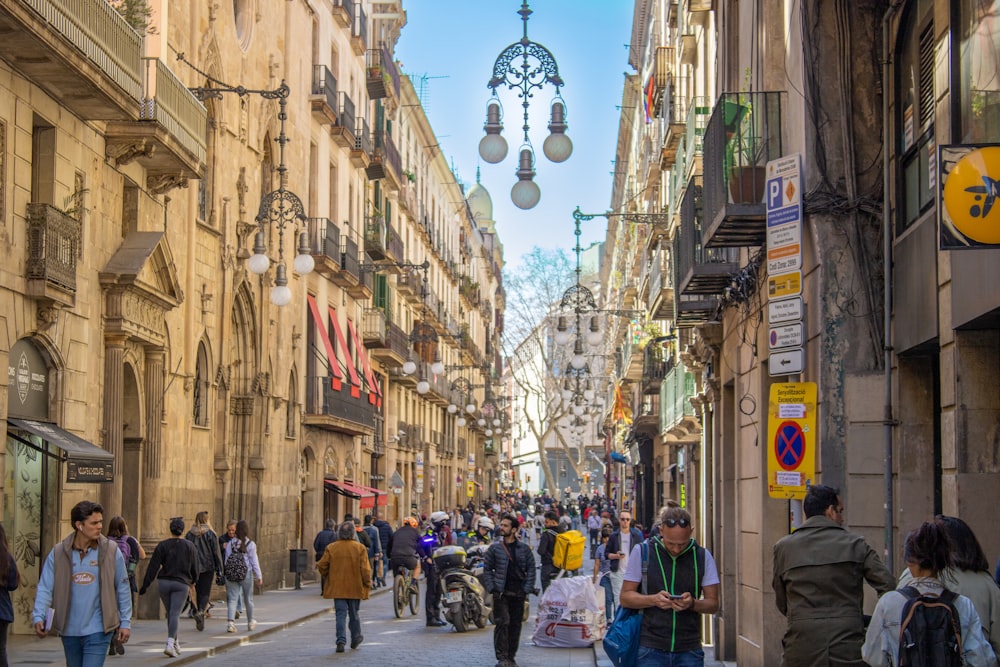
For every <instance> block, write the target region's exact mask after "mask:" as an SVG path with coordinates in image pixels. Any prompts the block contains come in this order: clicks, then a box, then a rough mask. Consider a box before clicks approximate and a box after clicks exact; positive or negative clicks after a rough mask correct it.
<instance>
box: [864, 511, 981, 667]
mask: <svg viewBox="0 0 1000 667" xmlns="http://www.w3.org/2000/svg"><path fill="white" fill-rule="evenodd" d="M903 560H904V561H905V562H906V567H907V569H909V571H910V574H911V575H912V577H913V578H912V580H911V581H910V582H909V584H908V587H913V588H915V589H916V590H917V592H918V593H919V594H920V595H921V596H930V597H940V596H941V594H942V593H944V592H945V591H946V590H948V589H947V588H945V585H944V583H943V582H942V581H941V578H940V575H941V573H942V572H943V571H944V570H945V569H946V568H949V567H951V566H952V565H953V557H952V543H951V538H949V537H948V532H947V531H946V530H945V529H944V527H943V526H942V525H941V524H940V523H937V522H934V521H926V522H924V523H922V524H920V526H918V527H917V529H916V530H914V531H912V532H911V533H910V534H909V535H907V536H906V543H905V544H904V545H903ZM952 592H954V591H952ZM908 600H909V598H908V597H907V596H906V595H905V594H904V593H901V592H900V591H898V590H896V591H889V592H888V593H886V594H885V595H883V596H882V597H881V598H880V599H879V601H878V604H876V605H875V612H874V613H873V614H872V620H871V623H870V624H869V625H868V633H867V635H866V636H865V643H864V646H862V648H861V657H862V658H864V660H865V662H866V663H867V664H869V665H871V667H883V666H885V665H898V664H899V644H900V632H901V631H902V629H903V628H902V615H903V614H902V612H903V608H904V607H905V606H906V603H907V601H908ZM953 604H954V608H955V611H956V612H958V620H959V626H960V632H961V647H962V655H961V659H962V660H963V662H962V664H964V665H969V667H988V666H992V665H996V656H995V655H994V653H993V648H992V647H991V646H990V645H989V643H988V642H987V641H986V638H985V636H984V635H983V628H982V625H981V624H980V622H979V614H977V613H976V608H975V607H974V606H973V604H972V601H971V600H969V598H967V597H965V596H964V595H956V596H955V600H954V603H953Z"/></svg>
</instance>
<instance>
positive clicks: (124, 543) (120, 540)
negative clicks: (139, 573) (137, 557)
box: [108, 535, 135, 574]
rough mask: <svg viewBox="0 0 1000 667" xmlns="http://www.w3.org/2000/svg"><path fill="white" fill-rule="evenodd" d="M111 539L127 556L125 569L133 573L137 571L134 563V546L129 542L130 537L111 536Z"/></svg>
mask: <svg viewBox="0 0 1000 667" xmlns="http://www.w3.org/2000/svg"><path fill="white" fill-rule="evenodd" d="M108 539H109V540H111V541H112V542H114V543H115V544H117V545H118V550H119V551H121V552H122V556H124V557H125V569H126V570H127V571H128V572H129V573H130V574H131V573H132V572H135V565H134V564H133V563H132V547H131V546H130V545H129V543H128V537H125V536H124V535H123V536H122V537H109V538H108Z"/></svg>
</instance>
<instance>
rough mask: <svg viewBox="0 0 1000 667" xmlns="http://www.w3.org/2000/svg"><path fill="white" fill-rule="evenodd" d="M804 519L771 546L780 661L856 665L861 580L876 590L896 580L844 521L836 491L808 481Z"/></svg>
mask: <svg viewBox="0 0 1000 667" xmlns="http://www.w3.org/2000/svg"><path fill="white" fill-rule="evenodd" d="M802 507H803V510H804V512H805V515H806V521H805V522H804V523H803V524H802V526H801V527H799V528H798V530H796V531H795V532H794V533H792V534H791V535H788V536H787V537H783V538H782V539H781V540H779V541H778V543H777V544H775V545H774V579H773V581H772V582H771V585H772V586H773V587H774V594H775V598H774V599H775V604H776V605H777V606H778V610H779V611H780V612H781V613H782V614H784V615H785V617H786V618H787V619H788V629H787V630H786V631H785V636H784V639H782V645H783V646H784V653H783V655H782V659H781V664H782V667H826V666H827V665H829V666H830V667H834V666H836V667H843V666H846V665H852V666H853V665H857V666H859V667H860V666H862V665H864V662H862V660H861V645H862V644H863V643H864V640H865V630H864V617H863V612H862V606H861V605H862V602H863V601H864V590H863V587H864V582H865V581H867V582H868V584H869V585H870V586H871V587H872V588H874V589H875V590H876V591H877V592H878V594H879V595H882V594H883V593H886V592H888V591H891V590H893V588H895V581H894V580H893V578H892V575H891V574H890V573H889V571H888V570H887V569H886V568H885V566H884V565H883V564H882V560H881V559H880V558H879V557H878V554H877V553H875V550H874V549H872V548H871V546H869V545H868V543H867V542H865V540H864V538H863V537H861V536H860V535H855V534H854V533H849V532H847V531H846V530H845V529H844V527H843V525H842V524H843V523H844V505H843V503H842V502H841V499H840V493H839V491H838V490H837V489H834V488H831V487H829V486H823V485H818V486H811V487H809V491H808V492H807V493H806V498H805V500H804V501H803V504H802Z"/></svg>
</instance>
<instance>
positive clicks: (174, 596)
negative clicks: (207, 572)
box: [139, 517, 218, 658]
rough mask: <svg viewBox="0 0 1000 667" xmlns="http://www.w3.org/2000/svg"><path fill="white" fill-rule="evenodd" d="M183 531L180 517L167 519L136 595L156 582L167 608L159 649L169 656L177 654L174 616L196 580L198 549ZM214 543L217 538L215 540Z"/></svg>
mask: <svg viewBox="0 0 1000 667" xmlns="http://www.w3.org/2000/svg"><path fill="white" fill-rule="evenodd" d="M183 533H184V519H183V518H181V517H174V518H173V519H171V520H170V537H168V538H167V539H165V540H163V541H162V542H160V543H159V544H157V545H156V549H154V550H153V557H152V558H151V559H150V560H149V567H148V568H147V569H146V576H145V577H144V578H143V580H142V588H140V589H139V595H145V594H146V589H147V588H149V585H150V584H151V583H153V579H157V580H158V581H159V590H160V600H162V601H163V606H164V608H165V609H166V610H167V646H166V648H164V649H163V652H164V653H165V654H167V655H168V656H170V657H172V658H176V657H177V656H178V655H180V653H181V647H180V644H178V643H177V626H178V618H179V617H180V615H181V609H182V608H183V607H184V600H186V599H187V598H188V596H189V595H193V593H194V582H195V581H196V580H197V579H198V550H197V549H196V548H195V546H194V544H193V543H191V542H190V541H188V540H184V539H181V535H182V534H183ZM216 545H218V541H216Z"/></svg>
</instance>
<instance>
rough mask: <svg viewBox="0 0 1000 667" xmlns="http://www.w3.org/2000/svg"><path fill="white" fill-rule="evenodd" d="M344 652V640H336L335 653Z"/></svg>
mask: <svg viewBox="0 0 1000 667" xmlns="http://www.w3.org/2000/svg"><path fill="white" fill-rule="evenodd" d="M343 652H344V642H337V653H343Z"/></svg>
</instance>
